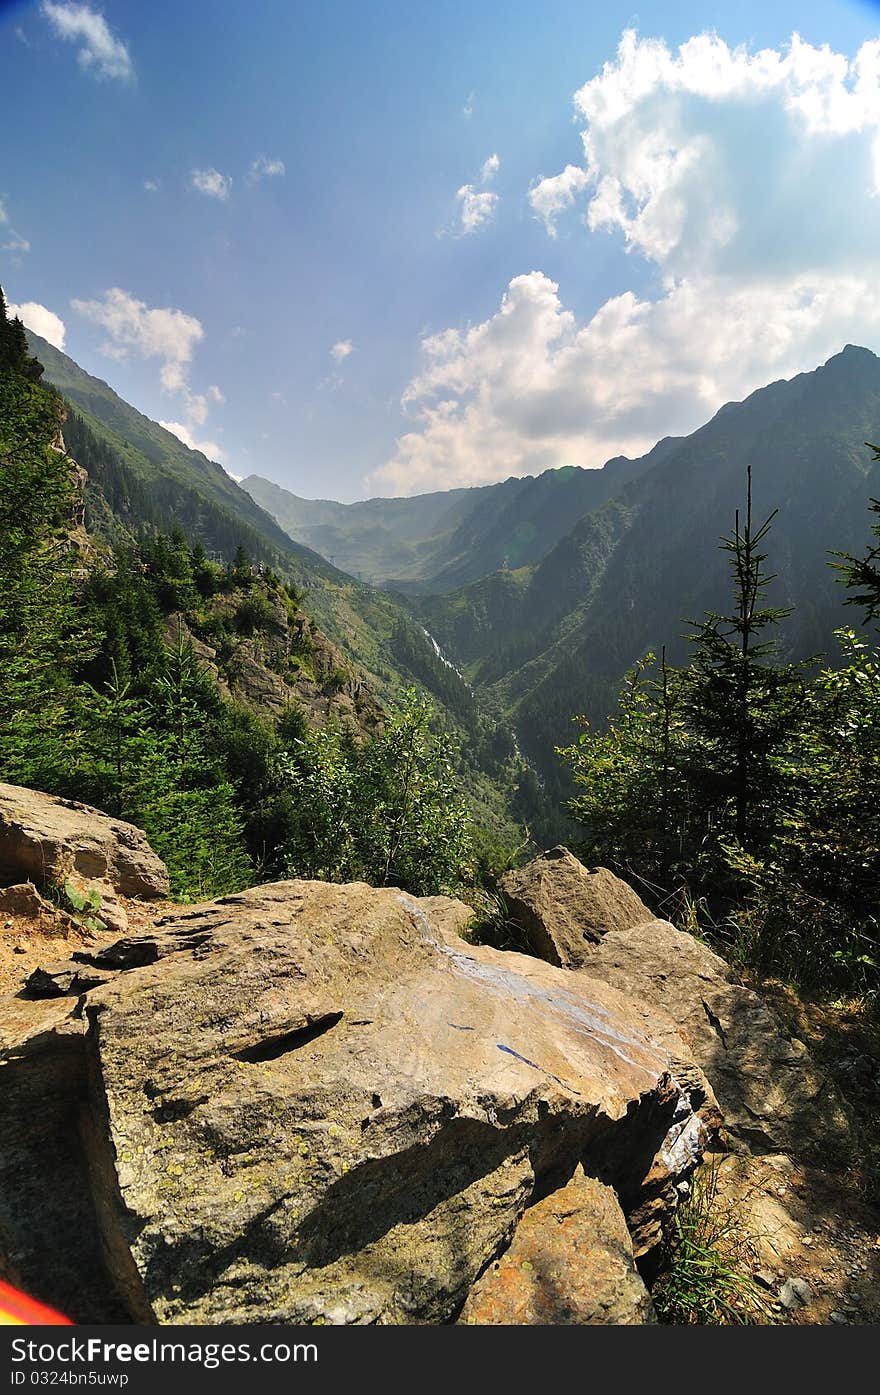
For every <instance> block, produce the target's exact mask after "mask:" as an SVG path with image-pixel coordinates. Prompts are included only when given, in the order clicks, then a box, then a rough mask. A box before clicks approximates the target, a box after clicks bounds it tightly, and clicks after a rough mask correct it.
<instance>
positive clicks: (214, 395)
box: [208, 383, 226, 403]
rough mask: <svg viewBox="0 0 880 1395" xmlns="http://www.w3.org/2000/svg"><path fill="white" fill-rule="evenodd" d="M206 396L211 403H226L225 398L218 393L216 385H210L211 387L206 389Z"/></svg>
mask: <svg viewBox="0 0 880 1395" xmlns="http://www.w3.org/2000/svg"><path fill="white" fill-rule="evenodd" d="M208 396H209V397H210V399H211V401H212V402H219V403H223V402H225V401H226V398H225V397H224V396H223V393H222V392H221V391H220V389H219V388H218V386H217V384H216V383H212V384H211V386H210V387H209V388H208Z"/></svg>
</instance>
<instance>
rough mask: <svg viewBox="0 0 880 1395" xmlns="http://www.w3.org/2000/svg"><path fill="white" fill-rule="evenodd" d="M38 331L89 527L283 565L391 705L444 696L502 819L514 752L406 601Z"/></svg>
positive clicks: (476, 779) (490, 813)
mask: <svg viewBox="0 0 880 1395" xmlns="http://www.w3.org/2000/svg"><path fill="white" fill-rule="evenodd" d="M28 337H29V340H30V346H31V351H32V352H33V353H34V354H35V355H36V356H37V358H38V359H39V361H40V362H41V363H42V364H43V366H44V368H45V378H46V380H47V381H49V382H51V383H53V384H54V385H55V386H56V387H57V388H58V389H59V391H60V392H61V393H62V394H63V396H64V397H65V399H66V401H67V404H68V408H69V412H68V419H67V421H66V423H65V427H64V435H65V442H66V445H67V448H68V450H69V451H70V453H71V455H72V456H73V457H74V458H75V459H76V460H77V461H78V462H79V463H80V464H81V465H82V466H83V467H84V468H85V470H86V471H87V474H88V480H87V483H86V518H87V523H88V525H89V527H90V530H91V531H92V532H94V533H96V534H97V535H98V536H103V537H104V538H106V539H107V540H109V541H112V542H120V541H124V540H125V538H126V537H131V536H132V534H134V533H137V532H139V531H140V530H142V529H144V528H146V529H160V530H163V531H166V532H170V531H171V529H172V528H173V527H174V526H175V525H179V526H180V527H181V528H182V529H183V531H184V532H185V533H186V534H187V536H188V537H189V538H190V539H191V540H192V541H196V540H197V541H200V542H201V543H202V544H203V546H204V547H205V548H206V549H207V550H208V551H209V552H214V553H215V554H216V555H217V556H219V557H221V558H223V559H224V560H229V559H230V558H231V557H232V555H233V554H234V552H235V549H236V547H238V546H239V545H241V546H243V547H244V548H245V550H246V552H247V553H248V554H249V555H250V557H251V559H252V560H253V561H255V562H258V561H262V562H265V563H266V564H267V565H269V566H271V567H273V568H274V569H275V570H276V571H278V572H279V573H280V574H281V575H282V576H283V577H284V578H285V579H286V580H289V581H292V582H293V583H294V584H295V585H296V586H297V588H298V589H300V590H301V591H302V592H303V593H304V599H303V603H302V604H303V610H304V611H305V613H306V614H307V615H308V616H309V618H310V619H312V620H314V621H315V622H316V623H317V625H318V626H319V627H320V631H321V633H322V634H323V635H324V636H326V637H327V638H328V639H329V640H330V641H331V642H332V643H333V644H335V645H336V646H338V648H339V649H340V650H341V651H342V654H343V655H344V656H345V658H346V659H347V660H348V661H350V662H351V663H352V664H353V665H354V666H355V673H356V674H362V675H363V676H364V677H365V678H366V682H367V685H368V688H369V691H370V692H371V693H372V694H373V695H375V697H376V698H378V699H379V700H380V701H381V702H385V703H389V702H394V701H396V700H397V699H398V698H399V697H400V695H401V693H402V691H403V689H404V687H406V686H408V685H409V684H412V683H418V684H419V685H420V686H422V687H424V688H427V689H428V691H429V692H431V693H432V694H433V695H434V697H435V698H436V699H437V701H438V702H439V703H440V705H441V707H442V708H444V709H445V711H446V713H447V715H448V719H449V721H450V723H451V724H452V726H453V727H454V728H455V729H456V730H457V731H458V732H459V734H460V735H461V736H462V740H463V742H464V747H465V758H464V759H465V770H464V773H465V778H466V780H467V782H468V784H469V787H470V789H471V792H472V795H473V797H474V800H475V802H476V804H477V806H478V808H479V809H480V810H481V811H482V813H483V814H484V815H485V821H486V822H488V823H489V824H490V825H491V824H494V825H496V826H498V825H499V823H501V822H503V813H502V805H503V798H502V795H501V793H500V788H499V783H501V784H503V779H504V778H506V776H504V774H503V772H502V770H501V766H502V765H503V761H499V760H498V759H496V757H495V756H494V755H492V753H491V751H490V749H489V748H490V746H491V743H490V742H489V741H488V739H487V732H486V730H485V724H484V723H482V722H481V720H480V719H479V717H478V714H477V713H476V711H475V707H474V701H473V695H472V693H471V691H470V689H469V687H468V685H467V684H466V683H465V682H464V681H463V679H462V678H461V677H460V676H459V675H458V673H457V672H456V671H455V670H454V669H453V668H451V667H450V666H449V665H448V664H447V663H445V662H444V661H443V660H442V658H440V657H438V655H437V653H436V651H435V647H434V645H433V644H432V642H431V640H430V639H429V638H428V636H427V635H426V634H425V631H424V630H423V628H422V627H421V625H420V624H419V623H417V622H416V621H415V620H414V619H413V617H412V615H411V614H410V612H409V611H408V610H407V609H406V608H405V607H404V606H403V605H402V604H401V603H400V602H399V601H398V600H397V598H395V597H394V596H392V595H390V594H389V593H388V592H386V591H382V590H379V589H375V588H373V587H370V586H367V585H362V584H360V583H359V582H358V581H356V580H355V579H353V578H352V577H350V576H347V575H346V574H345V573H344V572H341V571H339V570H337V568H336V567H333V566H331V565H330V563H329V562H327V561H326V560H325V559H324V558H323V557H321V556H319V555H318V553H316V552H313V551H312V550H311V549H309V548H307V547H304V546H303V545H302V544H300V543H297V542H294V541H293V540H292V539H291V538H289V537H288V536H287V534H286V533H285V532H284V531H283V529H282V528H281V527H280V526H279V525H278V523H276V521H275V519H274V518H272V517H271V515H270V514H268V513H266V512H265V511H264V510H263V509H262V508H260V507H259V505H258V504H257V503H255V501H254V500H253V499H252V498H251V497H250V495H249V494H247V493H246V492H245V491H244V490H243V489H241V488H239V486H238V485H237V484H236V482H235V480H233V479H232V478H231V477H230V476H229V475H227V474H226V472H225V471H224V470H223V469H222V468H221V467H220V466H219V465H218V464H216V463H215V462H214V461H210V460H208V459H207V457H206V456H204V455H203V454H202V453H201V452H199V451H193V450H190V449H189V448H188V447H187V446H185V445H183V443H182V442H181V441H179V440H178V438H177V437H176V436H174V435H172V433H171V432H169V431H166V430H165V429H164V428H163V427H161V426H159V425H158V423H157V422H154V421H151V420H150V419H149V418H148V417H145V416H144V415H143V414H142V413H141V412H138V411H137V410H136V409H135V408H134V407H131V406H130V405H129V404H128V403H127V402H125V401H123V399H122V398H121V397H119V395H118V394H117V393H115V392H114V391H113V389H112V388H111V387H109V386H108V384H107V383H105V382H103V381H102V380H101V379H99V378H94V377H92V376H91V374H89V373H86V372H85V371H84V370H83V369H82V368H80V367H79V365H78V364H76V363H75V362H74V361H73V359H71V358H69V357H68V356H67V355H66V354H63V353H60V352H59V351H58V350H57V349H55V348H53V346H52V345H51V344H49V343H47V342H46V341H45V340H44V339H41V338H40V337H39V336H38V335H36V334H29V336H28ZM489 735H491V733H489ZM507 744H508V747H509V746H510V741H509V738H508V743H507ZM484 752H485V753H488V754H484ZM487 764H488V765H489V767H490V769H491V775H487V772H486V766H487Z"/></svg>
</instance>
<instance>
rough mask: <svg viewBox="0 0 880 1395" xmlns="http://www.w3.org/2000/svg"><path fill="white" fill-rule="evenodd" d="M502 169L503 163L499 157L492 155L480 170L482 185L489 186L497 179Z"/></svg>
mask: <svg viewBox="0 0 880 1395" xmlns="http://www.w3.org/2000/svg"><path fill="white" fill-rule="evenodd" d="M500 168H501V161H500V160H499V158H498V156H497V155H490V156H489V158H488V159H487V160H484V161H483V164H482V167H481V169H480V183H481V184H489V183H490V182H491V181H492V180H493V179H494V178H495V176H496V174H497V173H498V171H499V170H500Z"/></svg>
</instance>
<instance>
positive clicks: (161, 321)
mask: <svg viewBox="0 0 880 1395" xmlns="http://www.w3.org/2000/svg"><path fill="white" fill-rule="evenodd" d="M795 32H797V34H798V35H799V36H800V40H799V41H798V42H796V44H795V46H794V47H792V44H791V40H792V35H793V34H794V33H795ZM625 35H628V37H624V36H625ZM711 35H715V36H716V38H715V39H714V40H712V39H709V38H704V39H701V38H700V36H711ZM682 45H685V47H684V49H682V48H681V46H682ZM823 46H825V47H823ZM860 51H861V56H860V57H859V54H860ZM603 67H604V75H603ZM0 80H2V83H3V91H4V93H5V96H6V108H7V111H8V112H14V113H16V114H17V115H16V119H15V121H14V122H7V133H6V137H5V139H4V143H3V148H2V151H0V278H2V283H3V285H4V288H5V289H6V293H7V298H8V299H9V300H10V301H11V302H13V303H15V304H16V305H18V306H21V307H22V313H23V314H24V317H25V318H26V319H29V320H30V322H31V323H33V326H34V328H36V329H38V330H43V331H44V330H47V329H48V330H49V332H50V333H52V334H54V335H55V337H56V338H59V339H60V334H61V326H60V325H59V324H56V323H55V321H54V320H53V319H51V318H50V316H56V317H58V320H59V321H60V322H61V324H63V330H64V339H63V346H64V348H65V350H66V351H67V352H68V353H70V354H71V355H72V356H73V357H74V358H75V359H76V360H77V361H78V362H79V363H81V364H82V365H83V367H85V368H87V369H88V370H89V371H90V372H93V373H96V374H98V375H99V376H101V377H104V378H106V379H107V380H108V381H109V382H110V383H111V384H112V385H113V386H114V387H115V388H116V389H117V390H118V391H119V392H120V393H121V394H122V395H123V396H124V397H125V398H127V399H128V400H129V401H131V402H132V403H134V404H135V405H136V406H138V407H140V408H141V409H142V410H143V411H145V412H147V413H148V414H149V415H150V416H152V417H155V418H157V419H159V420H162V421H165V422H166V423H172V424H173V425H174V427H175V428H176V429H178V431H179V434H181V435H183V436H184V437H185V438H187V439H189V440H190V441H193V442H198V443H203V444H204V446H205V448H206V450H207V451H208V453H209V454H212V455H214V456H215V457H216V458H218V459H220V460H221V461H222V463H223V464H224V465H225V466H226V468H227V469H229V470H230V471H231V472H233V473H235V474H236V475H246V474H249V473H252V472H254V473H260V474H264V475H267V476H268V477H270V478H272V479H274V480H276V481H278V482H279V483H281V484H283V485H285V486H286V487H288V488H290V489H293V490H294V491H295V492H298V493H301V494H304V495H308V496H323V497H334V498H341V499H352V498H357V497H364V496H366V495H368V494H377V493H384V494H387V493H410V492H422V491H424V490H427V489H434V488H448V487H451V486H454V485H457V484H473V483H482V482H485V481H488V480H492V479H500V478H505V477H506V476H507V475H509V474H522V473H534V472H536V471H537V470H539V469H543V468H546V467H547V466H549V465H562V464H566V463H572V462H575V463H580V464H584V465H598V464H601V463H602V461H603V460H604V459H606V458H608V457H609V456H610V455H613V454H615V453H617V452H618V451H620V450H624V451H627V452H628V453H633V452H635V451H638V450H640V449H644V448H645V447H646V446H649V445H650V444H651V443H652V442H653V441H654V440H655V439H656V438H657V437H659V436H661V435H663V434H667V433H669V432H680V431H686V430H691V429H693V428H694V427H695V426H697V425H698V424H699V423H700V422H701V421H703V420H705V419H706V417H707V416H709V415H710V414H711V412H712V411H713V410H714V409H715V408H716V407H717V406H718V405H720V403H721V402H723V401H725V400H728V399H729V398H731V397H738V396H742V395H743V394H744V393H745V392H747V391H749V390H751V389H752V388H754V387H757V386H759V385H761V384H762V383H763V382H766V381H769V380H771V379H773V378H777V377H782V376H790V374H791V373H793V372H797V371H800V370H801V369H804V368H811V367H814V366H815V365H816V364H817V363H818V362H821V361H823V360H824V358H826V357H828V356H829V355H830V354H831V353H833V352H836V351H837V350H838V349H839V348H841V347H842V346H843V344H844V343H845V342H848V341H852V342H859V343H865V344H867V345H868V347H871V348H874V349H875V350H878V351H880V299H878V296H880V291H878V289H877V288H878V287H880V278H878V275H877V272H878V270H880V268H878V266H877V261H878V254H877V252H876V251H875V248H878V247H880V238H878V234H880V216H878V210H880V197H878V193H877V190H878V189H880V140H878V132H880V9H878V7H877V6H876V5H872V4H868V3H864V2H863V0H821V3H815V4H805V3H803V0H801V3H798V4H787V3H778V2H777V3H774V4H773V5H770V6H768V5H767V4H766V3H761V4H753V3H743V4H739V5H734V6H732V5H730V4H729V3H725V4H723V5H722V4H706V3H701V4H678V5H671V4H669V3H664V4H650V5H643V6H642V7H640V8H639V9H638V10H634V9H631V8H629V6H622V5H617V4H614V3H608V4H606V5H604V6H597V5H592V4H587V3H585V0H580V3H570V2H569V0H544V3H542V4H540V5H537V4H534V3H532V4H525V3H516V2H514V3H492V0H482V3H480V4H479V5H475V4H473V0H470V3H459V0H444V4H443V5H440V6H438V5H436V4H427V3H421V0H410V3H397V2H396V0H395V2H394V3H381V0H379V2H374V3H370V4H364V3H363V2H361V3H358V4H354V3H347V2H346V3H341V2H340V0H326V3H324V4H321V5H316V4H312V3H310V4H297V3H291V2H290V0H285V2H284V3H276V0H254V2H253V3H251V4H248V5H244V4H242V3H241V2H240V0H187V3H186V4H177V3H171V2H170V0H155V3H153V4H151V5H149V6H145V5H144V4H143V3H141V0H107V3H99V0H88V3H82V4H80V3H74V2H73V0H46V3H44V4H25V3H19V4H8V3H7V4H3V3H0ZM576 93H580V94H581V95H580V97H579V98H578V100H577V103H575V100H574V99H575V94H576ZM585 141H586V145H585ZM493 157H494V158H493Z"/></svg>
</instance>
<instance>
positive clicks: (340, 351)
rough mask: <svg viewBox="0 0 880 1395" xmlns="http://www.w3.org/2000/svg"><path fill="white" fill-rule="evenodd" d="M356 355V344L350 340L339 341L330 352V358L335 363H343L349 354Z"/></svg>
mask: <svg viewBox="0 0 880 1395" xmlns="http://www.w3.org/2000/svg"><path fill="white" fill-rule="evenodd" d="M353 353H354V344H353V343H352V342H351V340H350V339H338V340H337V341H336V343H335V344H334V345H333V347H332V349H331V350H330V357H331V358H332V359H333V361H334V362H335V363H342V362H343V361H344V360H345V359H347V358H348V356H349V354H353Z"/></svg>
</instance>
